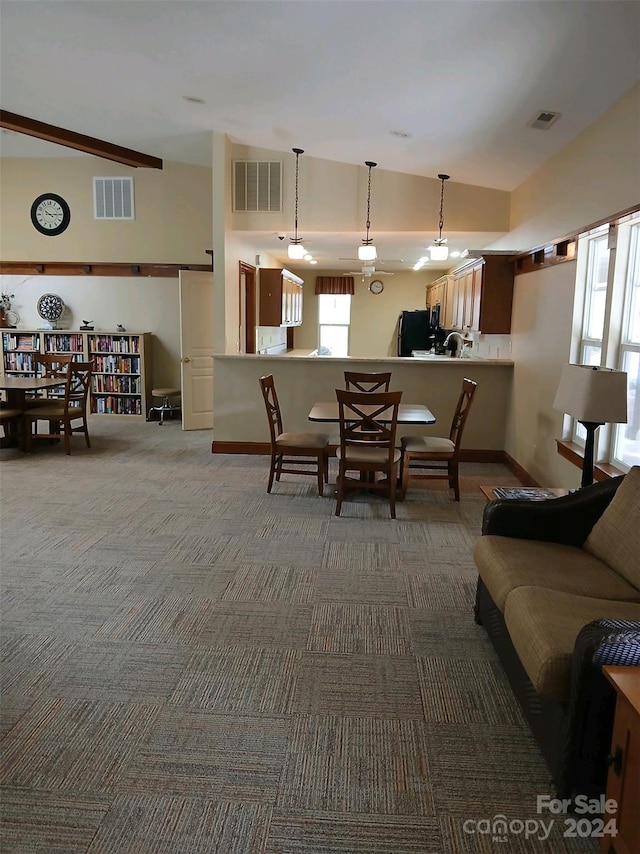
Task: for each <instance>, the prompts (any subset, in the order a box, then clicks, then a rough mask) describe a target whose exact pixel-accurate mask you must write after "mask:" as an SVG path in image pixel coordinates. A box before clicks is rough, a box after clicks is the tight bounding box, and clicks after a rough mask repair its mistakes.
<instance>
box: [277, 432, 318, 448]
mask: <svg viewBox="0 0 640 854" xmlns="http://www.w3.org/2000/svg"><path fill="white" fill-rule="evenodd" d="M328 444H329V437H328V436H327V434H326V433H281V434H280V435H279V436H278V437H277V439H276V445H288V446H289V447H291V448H324V447H326V446H327V445H328Z"/></svg>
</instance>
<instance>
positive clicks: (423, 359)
mask: <svg viewBox="0 0 640 854" xmlns="http://www.w3.org/2000/svg"><path fill="white" fill-rule="evenodd" d="M216 358H225V359H254V358H258V359H278V360H280V359H283V358H294V359H300V360H305V361H314V362H316V361H318V360H321V361H328V362H362V363H363V364H370V363H374V362H375V363H376V364H379V363H382V364H389V363H394V364H397V363H406V364H409V363H412V362H415V363H419V364H420V365H422V366H424V365H425V364H434V365H436V364H437V365H450V364H453V365H460V364H462V365H468V364H473V365H503V366H505V367H513V360H512V359H488V358H483V357H480V356H471V357H468V358H465V359H462V358H460V357H458V358H456V359H454V358H452V357H451V356H432V355H427V356H413V357H410V356H383V357H379V356H376V357H375V358H373V357H372V358H367V357H362V356H319V355H318V354H317V353H315V352H314V351H311V352H310V351H309V350H283V351H282V352H281V353H265V354H261V353H256V354H253V353H251V354H244V353H228V354H227V353H225V354H223V355H221V356H220V357H217V356H216Z"/></svg>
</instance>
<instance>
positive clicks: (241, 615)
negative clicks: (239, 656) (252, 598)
mask: <svg viewBox="0 0 640 854" xmlns="http://www.w3.org/2000/svg"><path fill="white" fill-rule="evenodd" d="M312 615H313V608H312V607H311V605H289V604H287V603H281V602H229V601H226V602H215V603H212V606H211V609H210V611H209V612H208V614H207V619H206V621H205V622H204V623H201V624H200V625H199V626H198V628H197V631H194V632H192V634H191V639H192V641H193V643H194V644H200V645H205V646H250V647H260V646H262V647H265V648H268V647H278V648H281V649H306V648H307V643H308V639H309V632H310V631H311V621H312Z"/></svg>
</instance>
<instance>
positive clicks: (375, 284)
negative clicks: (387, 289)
mask: <svg viewBox="0 0 640 854" xmlns="http://www.w3.org/2000/svg"><path fill="white" fill-rule="evenodd" d="M369 290H370V291H371V293H372V294H381V293H382V291H383V290H384V285H383V284H382V282H381V281H380V279H374V280H373V281H372V282H371V284H370V285H369Z"/></svg>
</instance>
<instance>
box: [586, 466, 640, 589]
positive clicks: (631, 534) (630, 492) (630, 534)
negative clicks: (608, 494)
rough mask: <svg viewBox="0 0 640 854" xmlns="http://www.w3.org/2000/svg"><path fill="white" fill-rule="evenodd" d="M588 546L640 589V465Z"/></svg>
mask: <svg viewBox="0 0 640 854" xmlns="http://www.w3.org/2000/svg"><path fill="white" fill-rule="evenodd" d="M584 548H585V549H586V550H587V551H588V552H590V553H591V554H593V555H595V556H596V557H599V558H600V560H603V561H604V562H605V563H606V564H608V565H609V566H610V567H611V568H612V569H614V570H615V571H616V572H617V573H619V574H620V575H621V576H622V577H623V578H626V580H627V581H629V582H630V583H631V584H633V586H634V587H636V588H637V589H638V590H640V466H633V467H632V468H631V469H629V472H628V473H627V475H626V476H625V478H624V480H623V481H622V483H621V484H620V486H619V487H618V490H617V492H616V494H615V495H614V496H613V499H612V501H611V504H610V505H609V506H608V507H607V509H606V510H605V511H604V513H603V514H602V516H601V517H600V518H599V519H598V521H597V522H596V524H595V525H594V526H593V528H592V530H591V533H590V534H589V536H588V537H587V539H586V541H585V544H584Z"/></svg>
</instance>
